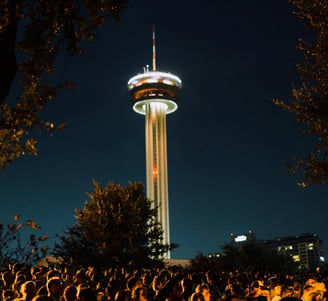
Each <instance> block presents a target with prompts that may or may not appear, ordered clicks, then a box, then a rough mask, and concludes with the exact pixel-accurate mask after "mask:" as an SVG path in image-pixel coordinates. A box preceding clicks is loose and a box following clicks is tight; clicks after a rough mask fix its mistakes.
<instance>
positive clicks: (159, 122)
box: [128, 28, 181, 259]
mask: <svg viewBox="0 0 328 301" xmlns="http://www.w3.org/2000/svg"><path fill="white" fill-rule="evenodd" d="M152 67H153V68H152V70H149V66H148V65H147V67H146V68H144V73H142V74H138V75H136V76H133V77H132V78H131V79H130V80H129V82H128V88H129V90H130V96H131V100H132V105H133V110H134V111H135V112H137V113H139V114H142V115H145V135H146V139H145V140H146V181H147V182H146V187H147V197H148V198H149V199H151V200H153V201H154V206H156V207H158V217H157V221H158V222H160V223H161V225H162V227H163V230H164V234H163V241H162V243H164V244H169V243H170V226H169V200H168V176H167V151H166V150H167V146H166V115H167V114H170V113H173V112H174V111H176V110H177V108H178V97H179V91H180V89H181V80H180V79H179V77H177V76H175V75H173V74H171V73H166V72H159V71H157V70H156V55H155V31H154V28H153V66H152ZM164 257H165V258H167V259H169V258H170V253H169V252H168V253H167V254H166V255H165V256H164Z"/></svg>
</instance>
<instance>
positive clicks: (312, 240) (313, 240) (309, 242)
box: [230, 231, 325, 270]
mask: <svg viewBox="0 0 328 301" xmlns="http://www.w3.org/2000/svg"><path fill="white" fill-rule="evenodd" d="M230 239H231V241H230V245H232V246H234V247H236V248H242V247H243V246H244V245H245V244H247V243H255V244H258V245H260V246H262V247H266V248H270V249H272V250H275V251H276V252H277V253H278V254H281V255H287V256H290V257H292V259H293V261H294V262H295V263H297V264H298V268H299V269H307V270H314V269H316V268H317V267H319V266H321V265H322V264H323V263H324V261H325V259H324V255H323V254H324V251H323V243H322V240H321V239H320V238H319V236H318V235H317V234H316V233H303V234H300V235H296V236H285V237H277V238H274V239H268V240H256V237H255V233H254V232H252V231H248V232H247V233H243V234H233V233H231V234H230Z"/></svg>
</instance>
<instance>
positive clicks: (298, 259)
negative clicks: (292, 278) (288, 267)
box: [293, 255, 301, 262]
mask: <svg viewBox="0 0 328 301" xmlns="http://www.w3.org/2000/svg"><path fill="white" fill-rule="evenodd" d="M293 261H294V262H299V261H301V258H300V255H294V256H293Z"/></svg>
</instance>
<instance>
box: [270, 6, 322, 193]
mask: <svg viewBox="0 0 328 301" xmlns="http://www.w3.org/2000/svg"><path fill="white" fill-rule="evenodd" d="M289 2H291V3H292V4H293V5H295V7H296V8H295V12H294V13H295V14H296V15H297V16H298V17H299V19H300V21H301V22H302V23H303V24H304V25H305V27H307V28H308V29H309V31H308V32H309V33H310V34H311V36H312V38H310V39H308V40H307V41H306V40H304V39H302V38H301V39H299V44H298V49H300V51H301V52H302V56H303V61H302V63H300V64H298V65H297V66H296V72H297V73H298V75H299V79H300V84H299V85H292V94H293V99H291V100H288V101H284V100H279V99H275V100H274V103H275V104H276V105H278V106H280V107H282V108H283V109H285V110H287V111H289V112H292V113H293V114H295V116H296V120H297V121H298V122H299V123H301V124H302V125H303V131H302V132H303V133H304V134H310V135H313V136H314V137H315V142H314V145H313V148H312V151H310V153H306V152H304V151H303V152H302V153H301V154H300V155H299V156H296V157H294V158H293V160H292V162H290V163H288V164H287V166H288V169H289V171H290V172H291V173H297V174H299V175H300V176H301V178H302V180H301V181H299V182H298V185H300V186H302V187H305V186H308V185H311V184H327V183H328V68H327V66H328V21H327V20H328V7H327V2H326V1H322V0H289Z"/></svg>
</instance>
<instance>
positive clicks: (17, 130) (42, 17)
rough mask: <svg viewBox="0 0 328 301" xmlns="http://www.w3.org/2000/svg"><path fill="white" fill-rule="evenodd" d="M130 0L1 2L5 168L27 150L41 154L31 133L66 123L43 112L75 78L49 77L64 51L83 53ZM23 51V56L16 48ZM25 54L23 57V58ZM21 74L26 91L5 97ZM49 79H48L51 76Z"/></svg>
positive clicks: (0, 121) (0, 136)
mask: <svg viewBox="0 0 328 301" xmlns="http://www.w3.org/2000/svg"><path fill="white" fill-rule="evenodd" d="M126 3H127V0H56V1H50V0H2V1H1V2H0V66H1V68H0V168H4V167H5V166H6V165H7V164H10V163H11V162H12V161H13V160H14V159H15V158H16V157H19V156H21V155H24V154H32V155H36V154H37V148H36V140H35V139H33V138H31V137H30V134H29V133H30V132H31V131H32V130H33V129H35V128H37V129H40V130H46V131H48V132H50V133H52V132H53V131H54V130H56V129H59V130H60V129H62V128H63V127H64V124H59V125H55V124H54V123H52V122H50V121H44V120H42V119H41V117H40V112H41V111H42V110H43V109H44V108H45V107H46V105H47V102H48V101H49V100H53V99H54V98H55V97H56V95H57V92H58V90H59V89H62V88H65V87H69V88H70V87H72V83H70V82H62V83H58V84H53V83H50V82H49V78H50V79H51V76H49V74H51V73H52V72H53V71H54V70H55V62H56V58H57V56H58V53H59V52H60V50H64V51H68V52H69V53H70V54H72V55H76V54H82V53H83V51H82V49H81V47H80V46H81V42H82V41H84V40H90V41H91V40H93V39H94V36H95V33H94V31H95V29H96V28H99V27H101V25H102V24H103V23H104V22H105V20H106V18H108V17H112V18H115V19H116V20H118V18H119V15H120V13H121V12H122V10H123V8H124V5H125V4H126ZM16 52H19V56H16V55H15V53H16ZM18 57H19V59H18ZM16 75H17V76H18V78H19V82H20V85H21V87H22V93H21V95H20V96H19V98H18V100H17V102H16V103H15V104H14V105H11V106H9V105H8V104H6V103H5V99H6V97H7V96H8V94H9V92H10V87H11V84H12V82H13V80H14V78H15V77H16ZM46 78H47V80H46Z"/></svg>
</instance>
